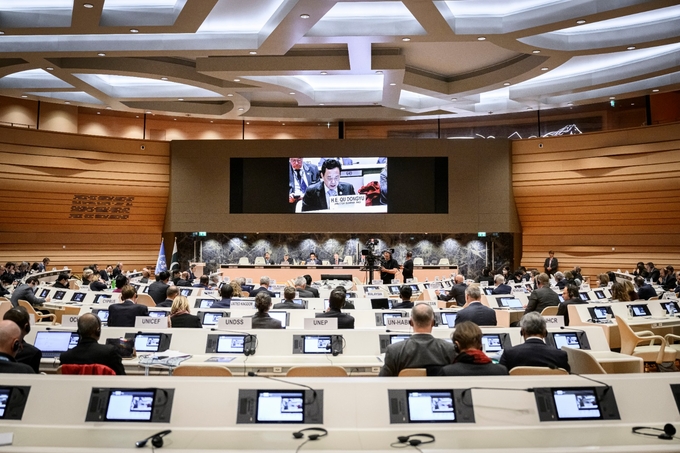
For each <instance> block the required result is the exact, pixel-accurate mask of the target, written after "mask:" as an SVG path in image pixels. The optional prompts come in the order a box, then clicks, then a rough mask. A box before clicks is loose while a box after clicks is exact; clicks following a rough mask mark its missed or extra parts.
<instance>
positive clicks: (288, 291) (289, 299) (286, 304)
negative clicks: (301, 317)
mask: <svg viewBox="0 0 680 453" xmlns="http://www.w3.org/2000/svg"><path fill="white" fill-rule="evenodd" d="M283 299H284V301H283V302H280V303H278V304H276V305H274V309H275V310H280V309H281V310H297V309H300V308H305V307H304V305H302V304H296V303H295V302H293V299H295V288H293V287H292V286H286V287H285V288H283Z"/></svg>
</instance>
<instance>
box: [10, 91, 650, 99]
mask: <svg viewBox="0 0 680 453" xmlns="http://www.w3.org/2000/svg"><path fill="white" fill-rule="evenodd" d="M656 91H659V90H656ZM21 97H22V98H27V97H28V96H26V95H25V94H22V95H21Z"/></svg>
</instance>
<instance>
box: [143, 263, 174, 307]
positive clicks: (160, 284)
mask: <svg viewBox="0 0 680 453" xmlns="http://www.w3.org/2000/svg"><path fill="white" fill-rule="evenodd" d="M169 280H170V274H169V273H168V271H163V272H161V273H160V274H158V277H157V278H156V281H155V282H153V283H152V284H150V285H149V291H148V292H147V294H148V295H149V296H151V298H152V299H153V301H154V302H156V305H158V304H160V303H161V302H163V301H164V300H165V296H167V293H168V288H169V286H170V285H168V281H169Z"/></svg>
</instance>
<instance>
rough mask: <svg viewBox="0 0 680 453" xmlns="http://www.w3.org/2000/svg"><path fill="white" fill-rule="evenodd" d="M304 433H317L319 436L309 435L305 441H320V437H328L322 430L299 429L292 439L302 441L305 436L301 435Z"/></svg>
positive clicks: (326, 432)
mask: <svg viewBox="0 0 680 453" xmlns="http://www.w3.org/2000/svg"><path fill="white" fill-rule="evenodd" d="M305 431H318V432H320V433H321V434H310V435H309V436H307V439H309V440H318V439H321V438H322V437H326V436H327V435H328V431H326V430H325V429H324V428H305V429H301V430H300V431H297V432H294V433H293V437H294V438H296V439H302V438H303V437H304V436H305V435H304V434H303V433H304V432H305Z"/></svg>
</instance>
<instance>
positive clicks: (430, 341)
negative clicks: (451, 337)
mask: <svg viewBox="0 0 680 453" xmlns="http://www.w3.org/2000/svg"><path fill="white" fill-rule="evenodd" d="M455 357H456V351H455V350H454V348H453V344H451V343H449V342H448V341H446V340H442V339H440V338H435V337H433V336H432V335H430V334H427V333H418V334H414V335H411V338H410V339H408V340H406V341H400V342H399V343H395V344H391V345H389V346H388V347H387V351H386V352H385V365H383V367H382V369H381V370H380V376H397V375H399V372H400V371H401V370H403V369H405V368H429V370H428V375H431V374H434V375H435V376H436V375H437V373H438V372H439V370H440V369H441V367H443V366H444V365H448V364H450V363H452V362H453V359H454V358H455Z"/></svg>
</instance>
